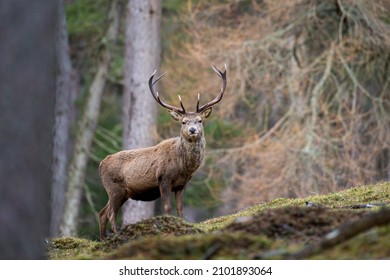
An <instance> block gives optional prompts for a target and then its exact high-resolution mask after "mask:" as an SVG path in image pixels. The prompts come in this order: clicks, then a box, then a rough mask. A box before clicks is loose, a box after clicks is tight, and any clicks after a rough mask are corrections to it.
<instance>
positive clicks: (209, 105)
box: [196, 64, 227, 113]
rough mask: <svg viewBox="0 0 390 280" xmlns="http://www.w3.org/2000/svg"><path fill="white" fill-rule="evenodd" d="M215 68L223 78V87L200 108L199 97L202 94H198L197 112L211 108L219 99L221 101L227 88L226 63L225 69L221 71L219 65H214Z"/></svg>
mask: <svg viewBox="0 0 390 280" xmlns="http://www.w3.org/2000/svg"><path fill="white" fill-rule="evenodd" d="M212 68H213V70H214V72H215V73H217V75H218V76H219V77H220V78H221V79H222V87H221V90H220V92H219V94H218V96H217V97H215V98H214V99H213V100H212V101H210V102H208V103H206V104H204V105H203V106H201V107H200V108H199V99H200V94H198V102H197V104H196V112H198V113H200V112H202V111H204V110H206V109H208V108H210V107H211V106H213V105H215V104H217V103H218V102H219V101H221V99H222V97H223V94H224V92H225V89H226V83H227V79H226V64H225V71H223V72H222V71H221V70H219V69H218V67H217V66H214V65H213V66H212Z"/></svg>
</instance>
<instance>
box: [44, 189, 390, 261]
mask: <svg viewBox="0 0 390 280" xmlns="http://www.w3.org/2000/svg"><path fill="white" fill-rule="evenodd" d="M389 204H390V183H389V182H385V183H378V184H374V185H367V186H361V187H356V188H351V189H347V190H344V191H341V192H336V193H331V194H328V195H318V196H311V197H307V198H305V199H283V198H280V199H275V200H273V201H271V202H268V203H264V204H260V205H255V206H253V207H251V208H248V209H246V210H243V211H241V212H237V213H235V214H232V215H228V216H221V217H215V218H213V219H210V220H206V221H203V222H201V223H196V224H192V223H187V222H185V221H184V220H182V219H179V218H176V217H173V216H158V217H154V218H151V219H147V220H144V221H142V222H139V223H137V224H135V225H129V226H127V227H126V228H123V229H122V230H121V233H120V235H118V236H111V237H110V238H109V239H108V240H107V241H105V242H98V241H93V240H88V239H81V238H73V237H71V238H55V239H51V240H49V241H48V243H49V246H48V258H49V259H259V258H260V259H284V258H293V259H295V258H305V259H306V258H309V259H383V258H389V257H390V223H389V209H388V206H389ZM378 214H384V215H381V218H379V219H378ZM375 217H376V218H377V219H376V221H375V222H373V223H371V224H368V225H367V230H362V222H364V221H368V220H371V221H373V219H375ZM383 217H385V218H383ZM375 223H381V224H382V225H381V226H375V225H374V224H375ZM359 227H360V231H361V233H360V234H354V233H351V232H352V231H353V230H355V229H358V230H359ZM363 228H364V226H363ZM334 229H340V231H339V232H341V233H344V232H347V235H348V234H349V235H351V238H348V237H346V238H345V239H348V240H345V241H344V240H340V242H339V244H338V245H333V244H331V245H330V248H329V249H327V250H323V249H321V248H320V250H319V251H318V253H313V252H312V253H310V254H309V255H307V257H306V256H305V255H297V254H296V252H298V251H300V250H301V249H302V248H306V249H307V248H309V247H310V248H311V247H313V245H314V244H319V242H321V241H323V240H324V237H325V236H326V235H327V234H328V233H330V232H332V231H333V230H334ZM333 233H334V234H335V232H333ZM334 234H333V235H334ZM329 236H330V235H328V237H329ZM311 249H312V248H311ZM309 250H310V249H309Z"/></svg>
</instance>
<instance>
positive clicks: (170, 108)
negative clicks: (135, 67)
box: [149, 69, 186, 114]
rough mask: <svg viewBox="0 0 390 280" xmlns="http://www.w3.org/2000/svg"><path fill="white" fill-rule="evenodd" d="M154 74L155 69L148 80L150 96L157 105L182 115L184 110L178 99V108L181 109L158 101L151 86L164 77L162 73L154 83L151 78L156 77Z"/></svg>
mask: <svg viewBox="0 0 390 280" xmlns="http://www.w3.org/2000/svg"><path fill="white" fill-rule="evenodd" d="M156 72H157V69H156V70H154V72H153V74H152V75H151V76H150V78H149V89H150V93H151V94H152V96H153V98H154V99H155V100H156V101H157V103H158V104H160V105H161V106H163V107H164V108H167V109H168V110H172V111H176V112H179V113H181V114H184V113H185V112H186V111H185V109H184V106H183V103H182V102H181V99H180V106H181V108H182V109H179V108H177V107H175V106H172V105H169V104H168V103H165V102H164V101H162V100H161V99H160V96H159V94H158V92H155V91H154V88H153V86H154V85H155V84H156V83H157V82H158V81H159V80H160V79H161V78H162V77H163V76H164V75H165V73H163V74H162V75H160V76H159V77H158V78H157V79H156V80H155V81H153V78H154V76H155V75H156Z"/></svg>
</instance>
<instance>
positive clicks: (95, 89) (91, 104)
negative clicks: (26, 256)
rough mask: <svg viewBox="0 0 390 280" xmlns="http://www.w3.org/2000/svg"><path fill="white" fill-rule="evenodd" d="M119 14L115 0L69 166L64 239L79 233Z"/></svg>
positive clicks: (63, 227) (116, 35)
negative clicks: (90, 161) (87, 176)
mask: <svg viewBox="0 0 390 280" xmlns="http://www.w3.org/2000/svg"><path fill="white" fill-rule="evenodd" d="M119 14H120V11H119V6H118V0H113V1H112V4H111V10H110V14H109V19H110V26H109V28H108V31H107V34H106V38H107V45H105V46H104V47H105V48H104V49H103V50H102V51H101V61H100V63H99V65H98V68H97V72H96V75H95V78H94V80H93V82H92V84H91V87H90V89H89V95H88V100H87V104H86V107H85V110H84V115H83V117H82V119H81V121H80V127H79V132H78V134H77V138H76V143H75V149H74V155H73V158H72V160H71V163H70V166H69V180H68V190H67V193H66V204H65V209H64V215H63V218H62V222H61V227H60V231H61V233H62V234H63V235H65V236H69V235H76V233H77V218H78V216H79V210H80V201H81V196H82V191H83V188H84V184H85V173H86V168H87V163H88V156H89V153H90V149H91V144H92V140H93V137H94V134H95V129H96V125H97V121H98V118H99V112H100V103H101V99H102V95H103V90H104V86H105V83H106V78H107V74H108V70H109V66H110V64H111V54H110V49H109V48H110V46H111V44H112V43H114V42H115V41H116V39H117V37H118V29H119Z"/></svg>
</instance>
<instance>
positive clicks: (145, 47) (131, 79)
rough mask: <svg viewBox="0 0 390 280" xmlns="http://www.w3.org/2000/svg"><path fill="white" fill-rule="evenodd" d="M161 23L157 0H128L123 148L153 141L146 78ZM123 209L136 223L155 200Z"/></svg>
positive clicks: (126, 219) (154, 64)
mask: <svg viewBox="0 0 390 280" xmlns="http://www.w3.org/2000/svg"><path fill="white" fill-rule="evenodd" d="M160 25H161V2H160V0H148V1H143V0H129V2H128V6H127V22H126V50H125V59H126V62H125V82H124V85H125V87H124V102H123V126H124V127H123V146H124V148H125V149H135V148H140V147H145V146H150V145H153V144H155V141H154V137H153V136H154V131H155V127H156V115H157V105H156V102H155V101H154V100H153V98H152V97H151V95H150V93H149V88H148V78H149V76H150V75H151V74H152V72H153V71H154V70H155V69H157V68H158V67H159V64H160V55H161V43H160V40H161V39H160ZM123 211H124V213H123V223H124V224H129V223H135V222H137V221H139V220H140V219H144V218H148V217H151V216H152V215H153V213H154V202H141V201H134V200H128V201H127V202H126V203H125V205H124V207H123Z"/></svg>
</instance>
